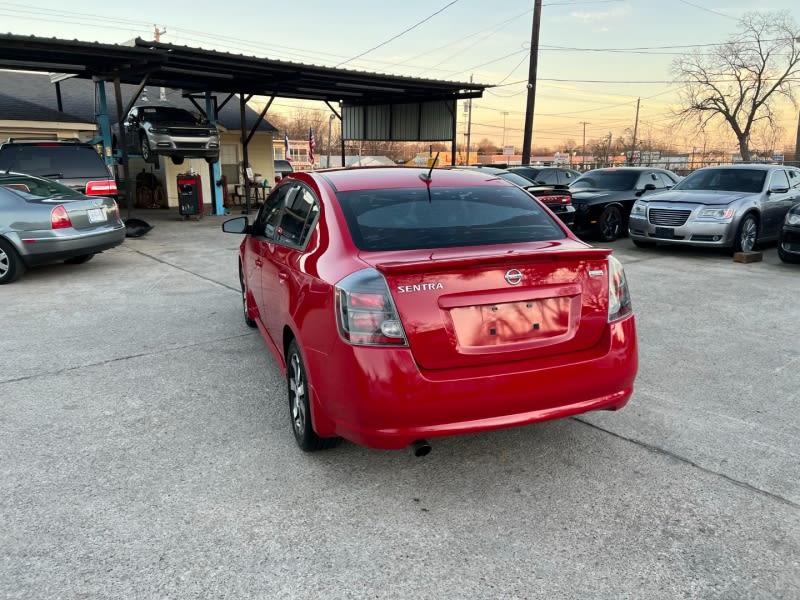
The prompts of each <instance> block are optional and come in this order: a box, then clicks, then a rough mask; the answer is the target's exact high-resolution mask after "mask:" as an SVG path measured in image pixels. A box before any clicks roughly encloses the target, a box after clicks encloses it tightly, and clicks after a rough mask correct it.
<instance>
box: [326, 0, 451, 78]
mask: <svg viewBox="0 0 800 600" xmlns="http://www.w3.org/2000/svg"><path fill="white" fill-rule="evenodd" d="M458 2H459V0H452V2H449V3H448V4H445V5H444V6H443V7H442V8H440V9H439V10H437V11H436V12H435V13H433V14H432V15H428V16H427V17H425V18H424V19H422V20H421V21H418V22H417V23H414V24H413V25H412V26H411V27H409V28H408V29H405V30H403V31H401V32H400V33H398V34H397V35H395V36H392V37H390V38H389V39H388V40H386V41H385V42H381V43H380V44H378V45H377V46H373V47H372V48H370V49H369V50H365V51H364V52H362V53H361V54H357V55H356V56H354V57H353V58H348V59H347V60H345V61H343V62H340V63H339V64H338V65H336V67H341V66H342V65H346V64H347V63H349V62H352V61H354V60H356V59H357V58H361V57H362V56H364V55H366V54H369V53H370V52H372V51H373V50H377V49H378V48H381V47H383V46H385V45H386V44H389V43H390V42H393V41H394V40H396V39H397V38H399V37H402V36H404V35H405V34H407V33H408V32H409V31H412V30H414V29H416V28H417V27H419V26H420V25H422V24H423V23H425V22H427V21H430V20H431V19H432V18H433V17H435V16H436V15H438V14H439V13H442V12H444V11H445V10H447V9H448V8H450V7H451V6H453V4H456V3H458Z"/></svg>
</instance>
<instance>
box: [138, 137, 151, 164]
mask: <svg viewBox="0 0 800 600" xmlns="http://www.w3.org/2000/svg"><path fill="white" fill-rule="evenodd" d="M139 147H140V148H141V151H142V159H143V160H144V162H153V152H152V151H151V150H150V142H148V141H147V135H145V134H144V133H143V134H142V135H141V136H139Z"/></svg>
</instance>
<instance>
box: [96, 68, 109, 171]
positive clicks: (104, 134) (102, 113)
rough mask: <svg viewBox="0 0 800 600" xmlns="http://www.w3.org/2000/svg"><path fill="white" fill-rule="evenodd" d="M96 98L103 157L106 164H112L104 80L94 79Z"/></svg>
mask: <svg viewBox="0 0 800 600" xmlns="http://www.w3.org/2000/svg"><path fill="white" fill-rule="evenodd" d="M94 85H95V88H96V89H97V98H98V100H99V103H100V107H99V108H98V112H97V115H96V117H97V125H98V126H99V127H100V137H101V138H102V139H103V159H104V160H105V161H106V164H107V165H109V166H111V165H113V164H114V154H113V144H112V143H111V124H110V123H109V119H108V101H107V100H106V82H105V81H96V82H95V84H94Z"/></svg>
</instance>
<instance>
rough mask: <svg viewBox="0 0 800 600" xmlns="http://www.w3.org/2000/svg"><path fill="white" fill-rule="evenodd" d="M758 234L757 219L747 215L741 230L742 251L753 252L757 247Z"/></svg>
mask: <svg viewBox="0 0 800 600" xmlns="http://www.w3.org/2000/svg"><path fill="white" fill-rule="evenodd" d="M757 234H758V226H757V225H756V221H755V219H753V217H745V219H744V221H742V225H741V230H740V231H739V246H740V247H741V249H742V252H751V251H752V250H753V248H755V247H756V236H757Z"/></svg>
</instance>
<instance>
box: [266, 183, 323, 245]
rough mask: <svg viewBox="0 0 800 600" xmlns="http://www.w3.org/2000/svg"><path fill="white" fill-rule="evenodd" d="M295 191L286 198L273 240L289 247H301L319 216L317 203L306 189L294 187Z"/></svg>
mask: <svg viewBox="0 0 800 600" xmlns="http://www.w3.org/2000/svg"><path fill="white" fill-rule="evenodd" d="M296 189H297V192H296V193H294V194H290V195H288V196H287V200H286V207H285V208H284V210H283V216H282V217H281V224H280V227H278V230H277V235H276V238H275V239H276V241H280V242H285V243H287V244H289V245H290V246H298V247H302V246H305V244H306V242H307V241H308V238H309V237H310V235H311V229H312V226H313V224H314V223H315V222H316V217H317V215H318V214H319V203H318V202H317V199H316V197H315V196H314V194H313V193H312V192H311V190H310V189H308V188H307V187H305V186H296Z"/></svg>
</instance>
